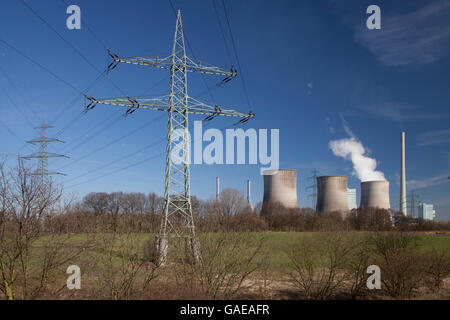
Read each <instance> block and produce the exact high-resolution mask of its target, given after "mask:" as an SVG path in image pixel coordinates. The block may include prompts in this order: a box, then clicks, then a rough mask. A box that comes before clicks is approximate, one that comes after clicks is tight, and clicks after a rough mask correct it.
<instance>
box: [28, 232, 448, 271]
mask: <svg viewBox="0 0 450 320" xmlns="http://www.w3.org/2000/svg"><path fill="white" fill-rule="evenodd" d="M367 234H368V233H366V232H349V233H346V234H345V237H348V238H352V237H364V236H366V235H367ZM328 235H330V233H326V232H254V233H246V234H245V236H244V237H243V239H244V240H243V241H248V248H249V249H251V248H252V247H254V246H256V245H257V244H258V243H259V241H260V240H263V241H264V245H263V248H264V252H269V253H270V261H271V262H270V265H269V266H268V267H269V268H270V270H271V271H273V272H282V271H283V270H286V268H287V266H288V265H289V258H288V256H287V254H286V251H287V250H289V248H290V247H291V246H292V245H294V244H295V243H299V242H301V241H302V240H304V239H307V238H312V239H313V240H317V241H320V238H321V237H322V238H323V237H327V236H328ZM102 236H103V235H101V234H98V235H96V237H97V238H101V237H102ZM154 236H155V234H134V235H133V238H135V239H138V240H139V241H140V245H143V244H144V242H145V241H153V239H154ZM199 236H200V237H205V236H207V237H208V241H214V239H218V237H219V236H220V234H207V235H206V234H200V235H199ZM229 236H230V237H233V233H230V234H229ZM124 237H125V235H118V236H117V238H116V239H121V238H122V239H123V238H124ZM413 237H414V238H415V240H416V245H417V248H418V250H423V251H429V250H432V249H433V248H434V249H436V250H438V251H442V250H449V249H450V236H448V235H447V236H445V235H413ZM86 239H88V235H83V234H77V235H73V236H72V238H71V240H70V241H72V243H71V244H74V242H75V243H82V242H83V241H84V240H86ZM209 239H210V240H209ZM44 240H45V237H44V238H43V239H41V240H39V241H37V242H36V243H35V245H36V247H39V245H40V244H42V242H43V241H44ZM179 240H180V239H170V240H169V258H170V256H171V252H170V248H171V247H172V248H173V247H174V246H173V245H172V246H170V243H172V244H175V241H176V242H178V241H179ZM116 241H119V240H116ZM180 245H181V246H180ZM177 247H178V248H183V244H182V243H180V242H178V245H177ZM95 251H96V252H93V251H91V253H93V254H94V255H98V254H99V253H100V252H99V250H98V249H96V250H95Z"/></svg>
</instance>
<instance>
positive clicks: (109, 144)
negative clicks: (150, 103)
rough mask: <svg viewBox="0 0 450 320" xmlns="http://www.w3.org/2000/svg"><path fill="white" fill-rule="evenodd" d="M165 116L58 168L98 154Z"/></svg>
mask: <svg viewBox="0 0 450 320" xmlns="http://www.w3.org/2000/svg"><path fill="white" fill-rule="evenodd" d="M163 116H164V114H163V115H161V116H159V117H157V118H155V119H152V120H151V121H149V122H147V123H145V124H144V125H142V126H140V127H138V128H136V129H134V130H132V131H130V132H128V133H127V134H125V135H123V136H121V137H119V138H118V139H115V140H113V141H111V142H109V143H107V144H105V145H103V146H101V147H100V148H96V149H95V150H94V151H92V152H89V153H88V154H86V155H84V156H82V157H80V158H78V159H76V160H75V161H73V162H71V163H69V164H67V165H65V166H63V167H61V168H59V169H58V170H60V169H62V168H65V167H68V166H71V165H73V164H75V163H77V162H79V161H81V160H83V159H85V158H87V157H89V156H92V155H93V154H96V153H98V152H100V151H102V150H104V149H106V148H108V147H110V146H112V145H114V144H116V143H118V142H119V141H121V140H123V139H125V138H127V137H129V136H131V135H133V134H135V133H136V132H138V131H140V130H142V129H143V128H145V127H147V126H149V125H150V124H152V123H154V122H155V121H157V120H159V119H161V118H162V117H163Z"/></svg>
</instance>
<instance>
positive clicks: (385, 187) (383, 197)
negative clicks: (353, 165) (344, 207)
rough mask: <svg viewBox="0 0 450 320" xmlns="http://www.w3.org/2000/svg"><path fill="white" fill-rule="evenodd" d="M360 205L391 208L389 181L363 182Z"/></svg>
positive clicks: (363, 206)
mask: <svg viewBox="0 0 450 320" xmlns="http://www.w3.org/2000/svg"><path fill="white" fill-rule="evenodd" d="M360 207H361V208H381V209H390V208H391V205H390V202H389V181H364V182H361V202H360Z"/></svg>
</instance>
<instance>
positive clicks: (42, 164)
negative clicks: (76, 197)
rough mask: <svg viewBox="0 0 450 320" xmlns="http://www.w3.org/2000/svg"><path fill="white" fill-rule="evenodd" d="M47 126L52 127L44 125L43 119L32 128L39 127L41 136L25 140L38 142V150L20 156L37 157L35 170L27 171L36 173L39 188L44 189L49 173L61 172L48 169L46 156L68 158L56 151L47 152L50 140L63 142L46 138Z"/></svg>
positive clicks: (25, 157)
mask: <svg viewBox="0 0 450 320" xmlns="http://www.w3.org/2000/svg"><path fill="white" fill-rule="evenodd" d="M49 128H53V127H52V126H49V125H46V124H45V120H44V121H42V125H41V126H39V127H35V128H34V129H41V137H40V138H38V139H34V140H29V141H26V142H27V143H31V144H33V145H37V144H40V150H39V152H35V153H33V154H30V155H28V156H23V157H21V158H22V159H26V160H29V159H38V169H37V170H36V171H35V172H32V173H29V174H30V175H37V176H40V177H41V184H40V187H41V190H42V191H43V190H44V187H45V184H46V182H47V178H48V176H50V175H55V174H62V175H63V173H60V172H50V171H48V158H61V157H64V158H68V157H67V156H65V155H62V154H56V153H49V152H47V144H48V143H50V142H62V143H64V141H61V140H58V139H53V138H47V137H46V129H49Z"/></svg>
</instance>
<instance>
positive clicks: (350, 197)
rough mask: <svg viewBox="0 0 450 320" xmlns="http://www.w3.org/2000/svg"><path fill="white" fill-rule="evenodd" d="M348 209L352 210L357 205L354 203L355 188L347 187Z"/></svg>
mask: <svg viewBox="0 0 450 320" xmlns="http://www.w3.org/2000/svg"><path fill="white" fill-rule="evenodd" d="M347 199H348V209H349V210H353V209H356V208H357V207H358V206H357V205H356V189H347Z"/></svg>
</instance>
